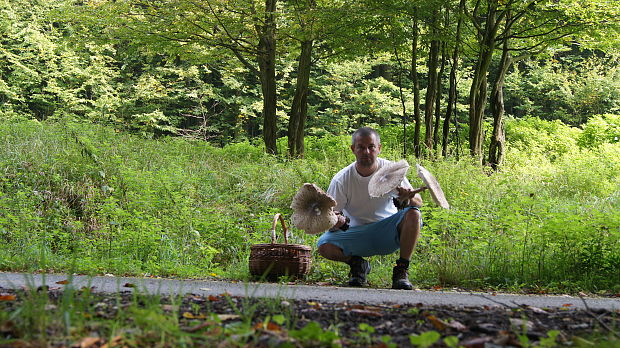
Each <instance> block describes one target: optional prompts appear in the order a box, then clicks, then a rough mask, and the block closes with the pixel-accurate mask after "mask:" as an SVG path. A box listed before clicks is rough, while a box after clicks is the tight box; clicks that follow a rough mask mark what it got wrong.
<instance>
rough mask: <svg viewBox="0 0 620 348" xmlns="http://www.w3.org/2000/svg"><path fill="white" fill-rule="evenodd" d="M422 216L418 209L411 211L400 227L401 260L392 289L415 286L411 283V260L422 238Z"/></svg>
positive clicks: (393, 276) (395, 268)
mask: <svg viewBox="0 0 620 348" xmlns="http://www.w3.org/2000/svg"><path fill="white" fill-rule="evenodd" d="M421 219H422V214H421V213H420V211H419V210H417V209H409V210H407V211H406V212H405V216H404V217H403V220H402V221H401V223H400V225H399V226H398V229H399V230H398V232H399V234H400V259H398V261H396V266H395V267H394V269H393V273H392V288H393V289H402V290H411V289H413V285H411V283H410V282H409V260H410V259H411V254H413V249H414V248H415V246H416V244H417V243H418V238H419V237H420V221H421Z"/></svg>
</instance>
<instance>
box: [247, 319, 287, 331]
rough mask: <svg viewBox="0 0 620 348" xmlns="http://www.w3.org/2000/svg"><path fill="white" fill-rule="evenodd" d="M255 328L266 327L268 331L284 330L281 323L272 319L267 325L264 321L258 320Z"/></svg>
mask: <svg viewBox="0 0 620 348" xmlns="http://www.w3.org/2000/svg"><path fill="white" fill-rule="evenodd" d="M254 329H256V330H260V329H264V330H267V331H282V327H280V325H278V324H276V323H274V322H272V321H270V322H268V323H267V325H265V323H264V322H262V321H261V322H258V323H256V325H254Z"/></svg>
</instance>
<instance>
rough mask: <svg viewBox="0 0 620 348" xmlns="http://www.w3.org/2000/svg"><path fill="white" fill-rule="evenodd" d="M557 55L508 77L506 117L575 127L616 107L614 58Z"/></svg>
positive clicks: (619, 103) (619, 87) (619, 86)
mask: <svg viewBox="0 0 620 348" xmlns="http://www.w3.org/2000/svg"><path fill="white" fill-rule="evenodd" d="M557 55H558V56H559V57H558V59H551V60H547V61H545V62H544V63H538V62H528V63H525V64H523V65H520V66H519V67H517V68H516V69H515V70H514V71H513V72H512V73H510V74H508V76H507V77H506V110H507V112H508V113H509V114H511V115H513V116H515V117H524V116H534V117H539V118H542V119H546V120H561V121H563V122H566V123H569V124H573V125H578V124H582V123H584V122H586V121H587V120H588V119H590V118H591V117H593V116H595V115H598V114H603V113H606V112H616V111H617V110H618V109H619V108H620V83H619V82H618V81H619V79H618V77H619V74H620V70H618V59H617V57H614V56H611V57H609V58H607V59H603V58H599V57H596V56H595V57H588V55H589V53H588V52H581V53H579V52H571V54H570V55H565V56H564V55H563V54H562V53H558V54H557Z"/></svg>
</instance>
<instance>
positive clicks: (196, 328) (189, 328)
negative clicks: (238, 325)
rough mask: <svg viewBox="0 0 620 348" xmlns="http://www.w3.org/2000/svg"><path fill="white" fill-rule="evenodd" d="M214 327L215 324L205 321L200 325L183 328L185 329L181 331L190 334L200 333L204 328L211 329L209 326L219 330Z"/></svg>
mask: <svg viewBox="0 0 620 348" xmlns="http://www.w3.org/2000/svg"><path fill="white" fill-rule="evenodd" d="M216 325H217V323H215V322H212V321H205V322H203V323H200V324H198V325H196V326H192V327H188V328H185V329H183V331H185V332H190V333H191V332H196V331H200V330H202V329H204V328H207V327H211V326H214V327H215V328H217V329H219V327H217V326H216Z"/></svg>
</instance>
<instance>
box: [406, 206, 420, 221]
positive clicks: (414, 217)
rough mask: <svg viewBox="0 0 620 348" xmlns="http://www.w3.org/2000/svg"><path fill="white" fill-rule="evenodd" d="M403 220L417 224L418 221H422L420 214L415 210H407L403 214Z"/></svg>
mask: <svg viewBox="0 0 620 348" xmlns="http://www.w3.org/2000/svg"><path fill="white" fill-rule="evenodd" d="M403 219H404V220H406V221H407V222H409V221H411V222H417V223H418V224H419V223H420V220H421V219H422V213H420V211H419V210H417V209H409V210H407V211H406V212H405V216H404V218H403Z"/></svg>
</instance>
